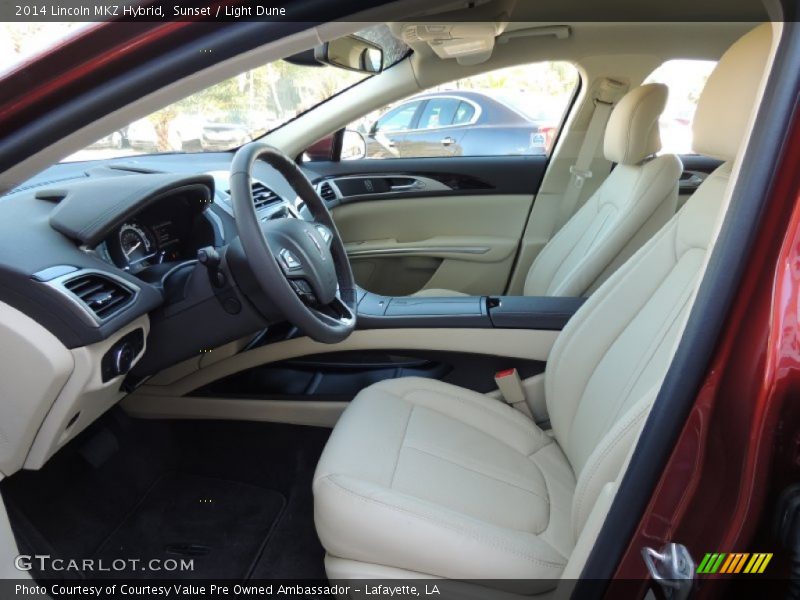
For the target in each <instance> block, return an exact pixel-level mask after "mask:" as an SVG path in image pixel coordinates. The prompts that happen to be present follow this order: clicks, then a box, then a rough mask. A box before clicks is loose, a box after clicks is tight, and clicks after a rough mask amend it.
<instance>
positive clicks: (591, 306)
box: [545, 24, 771, 536]
mask: <svg viewBox="0 0 800 600" xmlns="http://www.w3.org/2000/svg"><path fill="white" fill-rule="evenodd" d="M770 44H771V30H770V27H769V24H766V25H762V26H759V27H757V28H756V29H754V30H753V31H751V32H750V33H748V34H747V35H745V36H744V37H743V38H741V39H740V40H739V41H738V42H736V43H735V44H734V45H733V46H732V47H731V48H730V49H729V50H728V51H727V52H726V53H725V54H724V55H723V57H722V59H721V60H720V62H719V64H718V66H717V68H716V70H715V71H714V72H713V74H712V75H711V76H710V78H709V80H708V83H707V84H706V86H705V89H704V91H703V94H702V96H701V98H700V101H699V105H698V109H697V112H696V116H695V124H694V147H695V148H696V149H697V150H698V151H702V152H704V153H706V154H708V155H711V156H713V157H715V158H719V159H722V160H724V161H726V162H724V163H723V165H722V166H720V167H719V168H718V169H717V170H716V171H714V173H712V174H711V175H710V176H709V177H708V178H707V179H706V180H705V182H704V183H703V184H702V185H701V186H700V187H699V188H698V189H697V191H696V192H695V193H694V195H693V196H692V197H691V198H690V199H689V200H688V201H687V203H686V205H685V206H684V207H683V208H682V209H681V210H680V211H679V212H678V214H676V215H675V217H673V218H672V219H671V220H670V222H669V223H668V224H667V225H666V226H664V227H663V228H662V229H661V231H659V232H658V233H657V234H656V236H655V237H653V238H652V239H651V240H650V241H649V242H647V243H646V244H645V245H644V246H643V247H642V248H641V249H640V250H639V251H638V252H637V253H636V254H635V255H634V256H633V257H632V258H631V259H630V260H629V261H627V262H626V263H625V264H624V265H623V266H622V267H620V269H619V270H618V271H617V272H616V273H614V274H613V275H612V276H611V277H610V278H609V279H608V280H607V281H606V282H605V283H604V284H603V285H601V286H600V287H599V288H598V289H597V291H596V292H595V293H594V294H593V295H592V296H591V297H590V298H589V300H587V302H586V303H585V304H584V305H583V307H582V308H581V310H580V311H578V313H577V314H576V315H575V317H574V318H573V319H571V320H570V322H569V324H568V325H567V327H566V328H565V329H564V331H563V332H562V334H561V335H560V336H559V338H558V340H557V341H556V344H555V345H554V347H553V350H552V352H551V354H550V357H549V360H548V363H547V371H546V376H545V394H546V399H547V407H548V411H549V414H550V419H551V423H552V426H553V432H554V435H555V437H556V439H557V441H558V442H559V444H560V446H561V448H562V449H563V451H564V453H565V455H566V457H567V459H568V460H569V462H570V464H571V465H572V468H573V470H574V472H575V476H576V478H577V488H576V491H575V496H574V498H573V506H572V523H573V530H574V533H575V535H576V536H577V535H578V534H579V532H580V531H581V529H582V528H583V525H584V524H585V522H586V518H587V516H588V515H589V513H590V511H591V509H592V507H593V506H594V503H595V502H596V500H597V497H598V494H599V493H600V491H601V489H602V487H603V486H604V485H605V484H606V483H608V482H611V481H614V480H616V478H617V477H618V476H619V474H620V469H621V468H622V465H623V464H624V462H625V460H626V458H627V456H628V454H629V452H630V451H631V448H632V446H633V444H634V443H635V441H636V439H637V437H638V435H639V432H640V431H641V427H642V425H643V423H644V420H645V419H646V417H647V415H648V414H649V411H650V407H651V406H652V403H653V401H654V399H655V396H656V394H657V393H658V389H659V387H660V386H661V383H662V381H663V378H664V376H665V374H666V371H667V368H668V366H669V363H670V361H671V359H672V355H673V352H674V349H675V346H676V344H677V341H678V339H679V337H680V335H681V333H682V331H683V327H684V324H685V319H686V318H687V316H688V311H689V310H690V308H691V305H692V301H693V298H694V294H695V292H696V289H697V286H698V285H699V280H700V277H701V274H702V271H703V269H704V265H705V260H706V254H707V253H708V251H709V248H710V247H711V245H712V243H713V238H714V235H715V232H716V229H717V226H718V223H719V221H720V218H721V213H722V212H723V211H722V207H723V203H724V198H725V194H726V189H727V187H728V181H729V178H730V175H731V168H732V162H733V159H734V158H735V157H736V155H737V153H738V150H739V146H740V145H741V142H742V140H743V137H744V135H745V132H746V130H747V123H748V122H749V119H750V117H751V113H752V109H753V105H754V103H755V98H756V94H757V91H758V89H759V87H760V82H761V79H762V76H763V73H764V68H765V65H766V62H767V57H768V55H769V50H770Z"/></svg>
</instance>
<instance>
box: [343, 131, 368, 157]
mask: <svg viewBox="0 0 800 600" xmlns="http://www.w3.org/2000/svg"><path fill="white" fill-rule="evenodd" d="M366 156H367V140H366V139H365V138H364V134H362V133H361V132H360V131H355V130H354V129H345V130H344V136H343V137H342V154H341V160H358V159H360V158H365V157H366Z"/></svg>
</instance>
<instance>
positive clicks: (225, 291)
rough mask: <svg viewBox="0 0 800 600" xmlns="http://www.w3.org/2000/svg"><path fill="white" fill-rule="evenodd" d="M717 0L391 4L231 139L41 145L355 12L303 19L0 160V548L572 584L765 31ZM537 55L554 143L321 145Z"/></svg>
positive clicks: (641, 424)
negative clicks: (371, 59) (385, 45)
mask: <svg viewBox="0 0 800 600" xmlns="http://www.w3.org/2000/svg"><path fill="white" fill-rule="evenodd" d="M735 4H736V6H727V5H725V6H723V4H722V3H720V4H719V7H718V8H719V11H721V14H722V15H724V16H725V17H726V18H720V19H719V20H718V21H713V22H712V21H706V22H686V21H681V20H671V19H670V18H669V17H670V14H669V10H668V8H665V9H664V10H665V17H664V18H662V19H661V20H659V21H653V22H637V21H613V22H612V21H594V22H589V21H582V20H581V21H574V22H570V21H563V22H561V21H559V22H546V21H542V19H541V18H537V13H536V10H535V8H534V7H532V5H525V6H523V5H521V4H519V3H516V4H515V3H508V2H499V1H495V0H492V1H489V2H484V3H476V5H472V4H470V5H469V6H466V5H465V7H464V8H459V9H457V10H450V11H445V9H442V10H441V11H439V12H438V14H437V11H436V10H432V9H431V8H430V7H426V8H425V9H422V8H421V7H420V5H419V4H414V3H411V4H409V3H407V2H399V3H394V4H392V5H389V6H386V7H383V8H381V9H380V10H382V11H383V12H380V13H377V14H380V15H382V16H383V18H381V19H380V21H382V22H386V23H387V24H388V30H389V31H390V32H391V35H392V36H393V38H394V40H395V41H396V42H397V43H402V44H404V45H405V46H406V47H407V50H406V51H405V54H403V56H402V58H400V59H399V60H397V61H396V62H395V63H394V64H392V65H391V66H388V67H387V68H382V69H381V68H379V66H376V65H375V64H374V63H371V64H370V65H367V64H366V62H367V61H366V59H365V58H364V57H365V56H367V55H366V54H363V53H362V51H361V50H359V52H358V55H359V57H360V59H359V60H361V63H362V64H361V68H362V70H366V71H369V73H368V76H366V77H365V78H364V79H363V80H361V81H359V82H358V83H356V84H355V85H352V86H351V87H347V88H345V89H344V90H342V91H339V92H338V93H336V94H335V95H332V96H331V97H330V98H328V99H327V100H326V101H324V102H322V103H320V104H318V105H316V106H314V107H313V108H311V109H310V110H307V111H306V112H302V113H300V114H298V115H297V116H296V117H294V118H292V119H291V120H289V121H288V122H286V123H284V124H282V125H281V126H279V127H277V128H275V129H273V130H271V131H270V132H268V133H266V135H264V136H263V137H261V138H259V139H256V140H255V141H253V142H250V143H247V144H244V145H241V146H240V147H238V148H232V149H230V150H225V151H217V150H215V151H204V152H174V151H173V152H167V153H150V154H142V155H138V154H137V155H131V156H123V157H112V158H107V159H98V160H92V161H85V162H61V161H62V159H63V158H64V157H65V156H67V155H68V154H70V153H71V152H75V151H77V150H79V149H81V148H86V147H88V146H90V144H92V142H93V141H94V140H97V139H100V138H102V137H103V136H109V135H111V132H114V131H116V130H118V129H120V128H122V127H123V126H124V125H125V124H127V123H131V122H134V121H136V120H137V119H141V118H143V117H145V116H146V115H148V114H150V113H152V112H153V111H155V110H158V109H159V108H161V107H163V106H166V105H168V104H170V103H171V102H175V101H177V100H179V99H181V98H184V97H187V96H189V95H190V94H193V93H195V92H197V91H198V90H202V89H204V88H207V87H208V86H210V85H213V84H214V83H216V82H219V81H222V80H224V79H226V78H229V77H233V76H235V75H237V74H239V73H242V72H244V71H246V70H248V69H251V68H254V67H256V66H258V65H263V64H267V63H271V62H272V61H278V60H281V59H292V60H301V59H300V58H297V57H301V56H304V55H307V53H308V51H310V50H312V49H314V48H315V47H317V48H318V47H319V46H320V43H323V42H324V43H326V46H325V47H327V48H328V52H329V53H330V56H329V57H328V58H329V59H330V60H331V61H334V62H335V61H336V60H339V61H344V60H349V59H348V58H341V56H338V57H337V56H334V55H333V50H332V48H335V47H337V46H336V42H337V40H342V39H350V40H352V39H353V38H348V36H352V34H354V33H356V32H358V31H360V30H363V29H364V22H363V21H357V20H353V21H339V22H331V23H325V24H321V25H317V26H314V27H309V28H306V26H305V25H304V26H303V27H299V26H298V27H297V29H298V30H297V31H296V32H295V33H292V34H290V35H287V36H282V37H279V38H277V39H274V40H267V41H265V42H264V43H263V44H260V45H258V46H257V47H256V48H255V49H253V50H250V51H248V52H243V53H240V54H236V55H234V56H232V57H230V58H227V59H225V60H222V61H220V62H216V63H214V64H212V65H210V66H208V67H204V68H199V69H197V70H196V72H194V73H193V74H191V75H189V76H186V77H183V78H180V79H177V80H175V81H172V82H171V83H169V84H166V85H164V86H162V87H161V88H160V89H158V90H157V91H156V92H153V93H150V94H147V95H142V96H140V97H138V96H137V97H131V98H130V99H129V101H128V102H127V103H126V105H125V106H124V107H122V108H120V109H117V110H114V111H110V112H108V113H107V114H102V115H98V116H97V117H96V118H95V119H93V120H92V122H91V123H87V124H85V125H83V126H81V127H78V128H77V129H75V130H74V131H72V132H70V133H68V134H66V135H63V136H61V138H60V139H59V140H57V141H55V142H54V143H52V144H50V145H48V146H47V147H46V148H43V149H42V150H40V151H38V152H37V153H35V154H33V155H32V156H30V157H29V158H28V159H26V160H25V161H23V162H21V163H19V164H17V165H14V166H12V167H11V168H9V169H7V170H5V171H4V172H3V173H2V174H0V192H1V193H3V194H4V195H3V196H0V232H1V234H0V348H2V349H3V350H2V353H3V360H2V361H0V380H2V382H3V393H2V401H0V492H2V502H0V556H3V557H13V556H16V555H18V554H20V553H24V554H49V555H51V556H54V557H64V558H77V557H80V558H91V559H103V560H114V559H115V558H122V557H129V556H142V557H172V558H176V557H178V558H180V557H184V558H192V559H193V561H194V571H192V572H190V573H170V574H169V576H170V577H179V578H202V579H213V578H224V579H231V580H232V579H272V578H275V579H277V578H285V579H319V580H324V579H326V578H327V579H328V580H331V581H335V580H349V579H384V578H388V579H409V578H411V579H414V578H438V579H443V580H458V581H463V582H464V584H463V585H464V589H465V590H470V589H477V590H483V589H486V587H489V588H492V589H493V590H495V591H499V592H503V593H505V594H506V595H507V596H508V597H516V596H531V595H551V594H554V593H556V591H557V590H558V588H559V585H560V584H559V581H574V580H576V579H578V578H579V577H580V576H581V573H582V571H583V569H584V566H585V565H586V563H587V560H588V559H589V557H590V555H591V554H592V552H593V550H594V549H595V547H596V542H597V540H598V537H599V536H600V533H601V530H602V529H603V525H604V523H605V522H606V517H607V515H608V513H609V510H610V509H611V507H612V504H613V503H614V500H615V497H616V496H617V493H618V491H619V490H620V488H621V485H622V482H623V478H624V476H625V473H626V469H627V468H628V466H629V464H630V462H631V460H632V457H633V455H634V453H635V452H637V451H638V450H637V448H640V447H641V446H642V444H643V443H644V442H645V441H646V440H643V439H641V438H642V437H643V436H640V434H642V431H643V430H645V424H646V423H647V422H648V418H649V416H650V414H651V411H652V410H653V406H654V404H655V403H657V402H664V401H667V402H668V401H669V399H668V398H667V399H664V398H663V397H662V396H660V395H659V391H660V389H661V386H662V383H663V381H664V379H665V377H666V375H667V371H668V369H669V367H670V363H671V361H672V358H673V355H674V353H675V351H676V348H677V346H678V344H679V342H680V340H681V337H682V335H683V333H684V329H685V327H686V323H687V321H688V319H689V316H690V314H691V312H692V311H693V310H695V299H696V297H697V291H698V288H699V286H700V284H701V282H702V280H703V278H704V274H705V272H706V268H707V265H708V262H709V258H710V256H711V253H712V252H713V250H714V247H715V242H716V240H717V237H718V235H719V232H720V229H721V227H722V224H723V221H724V220H725V218H726V213H727V211H728V207H729V203H730V199H731V196H732V193H733V190H734V189H735V187H736V185H737V181H739V177H740V170H741V168H742V161H743V157H744V155H745V151H746V149H747V144H748V140H749V139H750V137H751V135H752V131H753V127H754V123H755V122H756V118H757V115H758V111H759V106H760V104H761V101H762V94H763V92H764V89H765V86H766V85H767V80H768V78H769V75H770V65H771V62H772V60H773V56H774V53H775V49H776V47H777V45H778V42H779V40H780V36H781V23H780V22H778V21H776V20H773V19H770V14H768V11H767V10H766V8H765V7H764V6H763V5H761V4H760V3H759V2H744V3H738V2H737V3H735ZM376 10H378V9H376ZM370 18H371V19H375V20H376V21H377V20H378V19H377V18H376V17H374V16H372V17H370ZM356 39H360V38H356ZM370 48H371V46H370ZM316 56H317V57H318V58H319V56H320V55H319V52H317V54H316ZM676 59H687V60H698V61H700V60H702V61H714V62H715V66H714V67H713V70H711V71H710V75H708V77H707V80H704V82H703V85H702V86H701V88H700V89H698V90H697V98H696V111H695V112H694V115H693V119H692V120H691V134H692V135H691V152H686V153H680V154H677V153H674V152H672V151H670V150H669V149H668V148H663V147H662V146H663V144H662V139H663V138H664V130H663V128H664V123H665V121H664V119H663V117H662V114H663V112H664V110H665V106H667V104H668V101H669V100H668V99H669V97H670V94H671V93H673V90H672V89H671V87H670V85H668V84H665V83H656V82H649V83H647V82H646V79H647V77H648V75H649V74H650V73H652V72H653V71H654V70H655V69H657V68H658V67H659V66H660V65H662V64H664V63H666V62H667V61H671V60H676ZM541 61H564V62H568V63H571V64H572V65H574V67H575V69H576V72H577V74H578V79H579V82H578V84H577V85H576V87H575V90H574V92H572V93H571V94H570V96H569V102H568V103H567V105H566V107H565V109H564V115H563V118H562V120H561V122H560V124H559V128H558V133H557V134H556V136H555V138H554V140H553V145H552V149H550V150H549V152H548V153H542V154H531V155H526V154H520V155H497V156H460V155H450V156H430V157H427V156H419V157H387V158H381V159H368V158H366V157H364V158H360V159H355V160H340V158H341V157H340V156H339V155H337V154H336V148H337V145H338V150H339V151H341V145H342V136H343V135H344V129H345V128H346V127H347V126H348V125H349V124H350V123H352V122H353V121H355V120H357V119H360V118H362V117H364V116H365V115H368V114H371V113H373V112H374V111H378V110H380V109H382V108H383V107H386V106H387V105H392V104H393V103H397V102H399V101H402V100H404V99H406V98H409V97H413V96H414V95H415V94H420V93H422V92H426V91H428V90H430V89H432V88H434V87H436V86H439V85H441V84H444V83H447V82H451V81H454V80H460V79H463V78H467V77H471V76H476V75H480V74H483V73H489V72H493V71H495V70H497V69H502V68H508V67H513V66H515V65H526V64H531V63H537V62H541ZM436 135H437V138H436V139H437V140H438V137H439V136H441V134H440V133H438V132H437V134H436ZM325 139H329V140H331V142H330V143H331V148H332V150H331V152H330V153H329V155H328V156H327V157H322V158H320V157H311V156H310V154H311V153H310V151H309V152H307V153H306V156H305V157H304V152H306V150H307V149H309V148H310V147H312V145H314V144H316V143H318V142H319V141H320V140H325ZM448 143H449V142H448ZM115 145H116V144H115ZM7 562H8V561H0V564H6V563H7ZM10 562H11V564H13V560H11V561H10ZM94 575H97V576H100V577H109V578H114V577H116V578H122V577H129V578H141V577H148V576H150V577H152V576H153V574H152V573H144V574H143V573H142V572H140V571H138V570H137V569H135V568H132V567H131V568H127V567H126V570H124V571H117V572H112V573H108V574H105V575H104V574H99V575H98V574H94ZM3 576H4V577H10V576H13V577H18V576H19V573H16V572H15V573H11V574H8V573H4V574H3ZM31 576H33V577H35V578H49V577H58V578H64V579H80V578H81V577H82V575H81V574H80V573H79V572H78V573H73V572H53V571H51V570H48V569H46V568H39V569H34V571H33V572H32V573H31ZM478 593H479V592H478Z"/></svg>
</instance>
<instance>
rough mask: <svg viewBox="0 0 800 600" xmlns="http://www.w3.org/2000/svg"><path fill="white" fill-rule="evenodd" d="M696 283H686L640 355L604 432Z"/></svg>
mask: <svg viewBox="0 0 800 600" xmlns="http://www.w3.org/2000/svg"><path fill="white" fill-rule="evenodd" d="M694 283H695V281H694V278H690V279H689V281H687V282H686V284H685V285H684V287H683V290H681V292H680V294H679V298H682V299H681V300H680V302H679V303H678V304H676V305H674V306H673V313H672V314H671V315H670V314H667V315H666V317H665V318H664V321H663V322H662V324H661V327H660V329H659V331H658V332H657V333H656V335H655V336H653V339H652V340H651V342H650V344H649V345H648V347H647V349H646V350H645V351H644V352H643V353H642V354H641V355H640V358H639V362H638V364H637V365H636V368H635V369H634V370H633V372H632V373H631V374H630V378H629V379H628V383H627V384H626V385H625V388H624V390H623V393H622V394H620V396H621V400H620V402H619V403H618V404H617V409H616V410H615V411H614V414H613V416H612V418H611V419H610V420H606V422H605V425H604V427H603V431H607V430H608V429H609V427H608V423H609V422H611V423H613V422H615V421H616V420H617V417H618V416H619V413H620V411H621V410H622V407H623V406H624V404H625V402H626V401H627V400H628V398H629V397H630V394H631V392H632V391H633V388H634V387H635V386H636V382H638V381H639V379H640V378H641V377H642V373H644V370H645V368H647V366H648V365H649V364H650V362H651V361H652V358H653V355H654V354H655V353H656V351H657V350H658V348H659V346H660V345H661V343H662V342H663V341H664V337H665V336H666V335H667V333H668V332H669V330H670V328H671V327H672V326H673V325H674V324H675V321H677V320H678V318H679V317H680V315H681V312H682V311H683V308H684V307H685V306H686V303H687V302H688V301H689V299H690V298H691V294H692V291H693V289H694Z"/></svg>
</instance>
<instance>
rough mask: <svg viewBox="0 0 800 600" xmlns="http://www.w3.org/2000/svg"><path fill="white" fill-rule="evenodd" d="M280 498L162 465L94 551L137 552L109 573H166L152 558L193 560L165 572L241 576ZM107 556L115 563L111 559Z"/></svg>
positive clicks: (110, 555) (103, 555)
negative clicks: (138, 499) (150, 566)
mask: <svg viewBox="0 0 800 600" xmlns="http://www.w3.org/2000/svg"><path fill="white" fill-rule="evenodd" d="M285 503H286V501H285V498H284V496H283V494H281V493H280V492H277V491H274V490H269V489H265V488H262V487H258V486H255V485H250V484H247V483H240V482H236V481H227V480H225V479H217V478H213V477H202V476H198V475H191V474H185V473H180V472H170V473H166V474H165V475H163V476H162V477H161V478H160V479H159V480H158V481H157V482H156V483H155V484H154V485H153V486H152V488H150V490H149V491H148V492H147V494H146V495H145V497H144V498H143V499H142V501H141V502H140V503H139V504H138V505H137V506H136V507H135V509H134V510H133V512H132V513H131V514H129V515H128V516H127V518H125V520H124V521H123V522H122V523H121V524H120V526H119V527H117V529H116V530H114V531H113V532H112V533H111V534H110V536H109V537H108V538H107V539H106V540H105V542H104V543H103V544H102V545H101V546H100V548H99V549H98V551H97V552H96V554H95V556H94V558H98V559H102V560H103V562H104V563H107V564H112V561H114V560H115V559H132V558H133V559H140V560H141V563H137V564H133V563H131V564H129V565H128V567H127V568H126V570H124V571H118V570H115V571H113V572H111V573H108V575H109V576H112V577H119V578H124V577H144V578H152V577H154V576H159V574H160V575H166V573H164V572H163V571H161V572H154V571H153V570H150V569H148V562H149V561H150V560H152V559H157V560H159V561H161V562H160V563H158V564H161V565H165V564H171V563H164V562H163V561H165V560H167V559H174V560H177V561H178V563H180V561H181V559H186V560H191V561H193V563H192V564H193V569H192V570H191V571H183V572H181V571H170V572H169V575H168V576H169V577H170V578H186V579H200V578H203V579H215V578H233V579H239V578H246V577H249V576H250V574H251V572H252V571H253V568H254V566H255V564H256V563H257V562H258V560H259V558H260V556H261V553H262V551H263V549H264V547H265V545H266V543H267V540H268V539H269V536H270V533H271V531H272V529H273V526H274V524H275V523H276V521H277V520H278V518H279V517H280V515H281V512H282V510H283V508H284V505H285ZM113 564H115V565H116V564H122V563H120V562H119V561H118V562H117V563H113Z"/></svg>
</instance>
